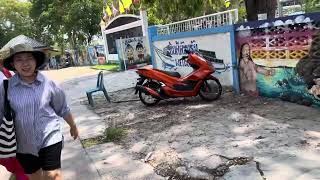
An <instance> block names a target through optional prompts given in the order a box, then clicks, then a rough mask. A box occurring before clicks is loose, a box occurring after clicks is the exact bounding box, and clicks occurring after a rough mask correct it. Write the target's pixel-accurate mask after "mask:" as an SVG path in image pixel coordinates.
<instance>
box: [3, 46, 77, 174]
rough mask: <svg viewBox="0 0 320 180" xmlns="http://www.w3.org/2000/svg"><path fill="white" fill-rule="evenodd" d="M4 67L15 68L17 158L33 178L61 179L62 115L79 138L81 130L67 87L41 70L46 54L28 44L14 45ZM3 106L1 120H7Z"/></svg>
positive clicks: (10, 96)
mask: <svg viewBox="0 0 320 180" xmlns="http://www.w3.org/2000/svg"><path fill="white" fill-rule="evenodd" d="M9 51H10V52H9V53H8V54H9V55H8V56H7V57H5V58H4V59H3V66H4V67H5V68H7V69H8V70H12V71H15V73H16V74H15V75H14V76H13V77H12V78H11V79H10V80H9V86H8V99H9V102H10V106H11V108H12V110H13V111H14V113H15V118H14V123H15V130H16V138H17V159H18V161H19V162H20V164H21V165H22V167H23V169H24V171H25V173H26V174H27V175H28V177H29V178H30V179H31V180H43V179H45V180H51V179H52V180H60V179H61V171H60V168H61V150H62V146H63V136H62V132H61V130H60V121H59V120H60V118H59V117H62V118H63V119H64V120H65V121H66V122H67V123H68V125H69V126H70V134H71V136H72V137H73V138H74V139H76V138H77V137H78V129H77V126H76V124H75V122H74V118H73V116H72V114H71V112H70V109H69V106H68V105H67V102H66V97H65V94H64V92H63V90H62V89H61V88H60V87H58V86H57V85H56V84H55V83H54V82H53V81H51V80H49V79H47V78H46V77H45V76H44V75H43V74H41V73H40V72H38V68H39V67H41V66H42V65H43V64H44V62H45V58H46V56H45V54H44V53H43V52H41V51H36V50H34V49H33V48H32V47H31V46H29V45H27V44H18V45H15V46H13V47H11V48H10V50H9ZM3 103H4V88H3V85H1V86H0V104H3ZM3 112H4V108H3V106H0V122H1V121H2V119H3Z"/></svg>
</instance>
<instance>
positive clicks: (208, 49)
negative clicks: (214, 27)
mask: <svg viewBox="0 0 320 180" xmlns="http://www.w3.org/2000/svg"><path fill="white" fill-rule="evenodd" d="M218 42H219V43H218ZM153 48H154V56H155V66H156V68H158V69H162V70H166V71H176V72H179V73H180V74H181V75H182V76H186V75H188V74H189V73H190V72H192V68H191V67H190V65H189V64H188V63H187V61H186V60H180V59H181V57H182V56H186V55H187V54H185V49H190V50H197V51H198V50H200V51H201V52H202V53H204V54H206V56H205V58H210V59H211V60H212V61H213V62H214V63H213V64H214V66H215V67H216V69H217V72H215V76H217V77H218V78H219V79H220V81H221V83H222V85H225V86H232V85H233V77H232V71H231V67H232V60H231V59H232V57H231V42H230V33H219V34H210V35H204V36H193V37H187V38H177V39H171V40H165V41H155V42H153Z"/></svg>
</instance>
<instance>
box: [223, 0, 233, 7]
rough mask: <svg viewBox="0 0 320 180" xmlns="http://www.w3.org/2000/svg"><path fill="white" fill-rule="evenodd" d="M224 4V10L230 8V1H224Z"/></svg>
mask: <svg viewBox="0 0 320 180" xmlns="http://www.w3.org/2000/svg"><path fill="white" fill-rule="evenodd" d="M224 2H225V6H226V8H229V7H230V5H231V2H230V0H225V1H224Z"/></svg>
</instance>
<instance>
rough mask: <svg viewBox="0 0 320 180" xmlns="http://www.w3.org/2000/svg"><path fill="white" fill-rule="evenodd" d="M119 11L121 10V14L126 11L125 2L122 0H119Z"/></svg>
mask: <svg viewBox="0 0 320 180" xmlns="http://www.w3.org/2000/svg"><path fill="white" fill-rule="evenodd" d="M119 11H120V14H122V13H124V12H125V10H124V7H123V4H122V2H121V1H120V0H119Z"/></svg>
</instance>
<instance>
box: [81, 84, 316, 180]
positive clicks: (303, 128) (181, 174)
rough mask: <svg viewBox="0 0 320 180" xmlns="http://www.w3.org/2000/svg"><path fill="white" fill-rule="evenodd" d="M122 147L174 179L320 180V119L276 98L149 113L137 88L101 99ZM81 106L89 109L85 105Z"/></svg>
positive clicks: (101, 110) (180, 104)
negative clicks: (122, 131) (123, 135)
mask: <svg viewBox="0 0 320 180" xmlns="http://www.w3.org/2000/svg"><path fill="white" fill-rule="evenodd" d="M95 99H96V102H97V103H96V105H95V107H94V108H91V107H89V106H88V108H91V109H93V110H94V111H95V112H96V113H97V114H99V115H100V116H101V117H103V118H104V120H105V122H106V127H110V126H114V127H123V128H126V129H127V132H128V134H127V136H126V138H125V139H123V140H122V141H121V142H119V144H120V145H121V146H123V147H124V148H126V149H129V150H130V153H132V155H133V156H134V157H135V158H136V159H143V161H144V162H145V163H148V164H150V165H151V166H153V167H154V171H155V172H156V173H157V174H158V175H161V176H163V177H166V178H168V179H246V180H248V179H281V180H283V179H320V170H319V167H320V130H319V129H320V116H319V115H320V113H319V110H318V109H316V108H312V107H306V106H300V105H296V104H291V103H287V102H283V101H279V100H275V99H267V98H252V97H247V96H243V95H233V94H232V93H224V94H223V96H222V97H221V98H220V99H219V100H217V101H213V102H205V101H202V100H201V99H200V98H198V97H195V98H182V99H173V100H170V101H163V102H160V104H158V105H156V106H154V107H146V106H144V105H143V104H142V103H141V102H140V101H138V96H136V95H134V90H133V89H126V90H122V91H117V92H114V93H111V99H112V100H113V101H126V100H132V101H129V102H120V103H111V104H109V103H106V101H105V99H104V98H103V97H102V96H101V95H97V96H96V97H95ZM82 103H87V102H86V101H85V100H83V102H82Z"/></svg>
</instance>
